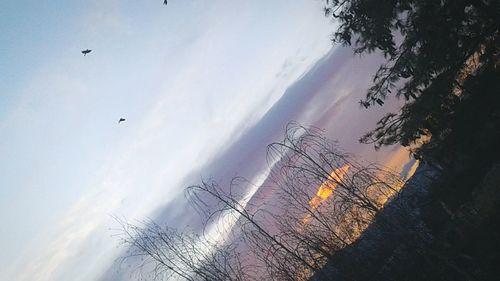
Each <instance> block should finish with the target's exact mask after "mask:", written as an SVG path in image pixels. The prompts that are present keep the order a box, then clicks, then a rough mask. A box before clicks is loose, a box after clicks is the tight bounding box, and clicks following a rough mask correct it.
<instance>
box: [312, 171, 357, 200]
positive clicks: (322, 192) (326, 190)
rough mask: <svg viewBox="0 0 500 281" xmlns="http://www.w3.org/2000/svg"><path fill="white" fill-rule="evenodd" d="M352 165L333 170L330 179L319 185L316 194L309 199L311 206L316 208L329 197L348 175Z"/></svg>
mask: <svg viewBox="0 0 500 281" xmlns="http://www.w3.org/2000/svg"><path fill="white" fill-rule="evenodd" d="M350 167H351V166H349V165H348V164H346V165H344V166H343V167H341V168H338V169H335V170H333V171H332V173H331V174H330V176H329V177H328V179H326V180H325V181H324V182H323V183H322V184H321V185H320V186H319V188H318V192H317V193H316V196H314V197H313V198H312V199H311V200H310V201H309V206H311V208H313V209H316V208H318V206H319V205H321V203H323V202H324V201H325V200H326V199H328V198H329V197H330V196H331V195H332V194H333V190H334V189H335V187H337V184H338V183H339V182H341V181H342V180H343V179H344V177H345V175H347V172H348V171H349V168H350Z"/></svg>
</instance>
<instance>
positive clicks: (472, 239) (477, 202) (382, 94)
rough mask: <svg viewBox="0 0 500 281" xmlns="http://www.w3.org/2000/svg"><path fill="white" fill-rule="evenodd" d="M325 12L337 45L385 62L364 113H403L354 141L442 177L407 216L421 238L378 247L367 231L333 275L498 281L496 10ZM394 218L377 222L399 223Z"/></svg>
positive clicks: (352, 6) (470, 1) (382, 4)
mask: <svg viewBox="0 0 500 281" xmlns="http://www.w3.org/2000/svg"><path fill="white" fill-rule="evenodd" d="M325 12H326V14H327V15H330V16H332V17H333V18H335V19H336V20H338V21H339V22H340V27H339V29H338V30H337V32H336V33H335V34H334V41H335V42H338V43H342V44H346V45H352V46H353V47H354V49H355V52H357V53H364V52H381V53H382V54H383V55H384V56H385V57H386V58H387V62H386V63H385V64H384V65H382V66H380V68H379V70H378V72H377V73H376V74H375V76H374V85H373V86H372V87H371V88H370V89H369V90H368V92H367V94H366V97H365V99H363V100H361V101H360V104H361V105H362V106H363V107H366V108H369V107H370V106H378V105H383V104H384V100H385V98H386V97H388V96H390V95H395V96H396V97H399V98H402V99H404V100H405V101H406V103H405V104H404V106H403V107H402V108H401V110H400V111H399V112H395V113H390V114H388V115H386V116H385V117H384V118H382V119H381V120H380V121H379V122H378V123H377V127H376V128H375V129H374V130H373V131H371V132H368V133H367V134H366V135H364V136H363V137H362V138H361V139H360V141H361V142H364V143H368V144H374V145H375V148H379V147H381V146H385V145H391V144H401V145H403V146H407V147H409V148H410V150H411V152H412V155H413V156H414V157H415V158H417V159H420V160H422V161H423V162H424V163H426V166H425V167H432V170H433V171H434V172H438V171H439V176H438V177H436V178H434V179H433V180H432V181H431V182H427V183H426V184H425V185H426V187H427V188H428V193H427V195H426V196H425V197H422V198H421V199H420V200H418V201H417V202H414V206H413V207H412V210H413V213H409V214H407V215H410V217H413V215H415V214H418V216H417V218H414V219H415V220H414V222H413V224H414V225H417V224H418V225H422V226H424V228H420V230H422V229H425V232H426V235H427V236H425V237H421V239H419V240H412V239H408V241H407V240H406V239H398V238H397V237H394V236H386V235H382V236H380V235H379V234H380V232H382V233H384V231H385V230H384V229H385V226H384V224H383V223H381V222H378V221H377V220H375V223H374V224H373V225H372V226H371V227H370V229H369V231H367V232H366V233H365V235H364V236H363V238H362V239H360V240H358V241H357V243H356V244H355V245H352V246H351V247H349V249H346V250H345V251H343V252H342V253H339V254H338V255H337V256H336V259H335V261H334V262H333V263H332V266H333V267H335V264H336V265H337V268H336V270H341V268H344V271H345V270H349V269H351V271H350V272H351V274H350V277H352V278H356V279H358V280H497V279H498V276H499V275H500V270H499V268H498V266H497V265H498V264H500V257H499V255H498V253H499V252H500V243H499V242H498V241H500V240H499V239H500V210H499V207H498V206H500V196H499V186H500V176H499V175H500V169H499V167H500V146H499V144H500V56H499V55H500V40H499V27H500V2H499V1H497V0H441V1H432V0H410V1H406V0H405V1H403V0H382V1H371V0H359V1H357V0H347V1H341V0H333V1H327V6H326V8H325ZM403 201H405V200H403ZM402 204H404V202H402ZM393 209H394V208H392V207H390V205H389V206H388V208H387V210H386V211H385V212H384V214H381V215H380V216H381V217H389V218H390V217H393V216H395V214H396V213H397V212H394V211H393ZM401 214H402V213H400V215H401ZM418 233H419V232H418V231H414V230H413V229H411V230H408V231H407V233H406V236H407V237H415V235H416V234H418ZM416 242H418V243H416ZM415 243H416V244H415ZM415 249H418V251H415ZM337 277H339V276H337ZM337 279H339V280H342V278H337ZM346 280H347V279H346Z"/></svg>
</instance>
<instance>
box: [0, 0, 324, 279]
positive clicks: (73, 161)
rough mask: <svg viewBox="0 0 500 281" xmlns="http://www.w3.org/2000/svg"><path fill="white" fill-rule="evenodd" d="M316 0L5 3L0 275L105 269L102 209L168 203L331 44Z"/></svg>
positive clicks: (0, 22) (56, 275) (107, 255)
mask: <svg viewBox="0 0 500 281" xmlns="http://www.w3.org/2000/svg"><path fill="white" fill-rule="evenodd" d="M321 5H322V2H321V1H315V0H300V1H299V0H297V1H287V0H275V1H274V0H273V1H264V0H263V1H232V0H218V1H201V0H178V1H175V0H170V1H169V5H168V6H167V7H165V6H163V5H162V1H135V0H130V1H119V0H91V1H83V0H81V1H62V0H61V1H22V0H19V1H2V2H0V34H1V36H2V37H1V38H2V44H0V173H1V175H0V221H1V222H2V223H1V229H0V235H1V239H0V248H1V249H2V251H1V252H0V264H2V269H0V279H1V280H41V281H43V280H68V279H67V278H68V277H70V276H71V278H72V280H95V278H96V277H97V276H100V274H101V273H102V272H103V271H105V270H106V269H107V267H109V265H110V264H111V263H112V262H113V259H114V258H115V257H116V254H117V249H116V244H115V242H116V241H115V240H114V239H113V238H111V237H110V233H109V231H108V228H109V227H110V221H111V220H110V217H109V215H111V214H119V215H123V216H126V217H128V218H131V219H133V218H143V217H145V216H147V215H149V214H150V213H151V212H152V211H153V210H154V209H155V208H157V207H159V206H163V205H164V204H168V202H169V200H171V199H172V198H173V196H174V195H176V194H178V193H179V192H181V191H182V186H180V185H179V183H180V182H181V180H182V179H183V178H184V177H185V176H186V175H187V174H188V173H190V172H191V171H193V170H194V169H196V168H199V167H201V166H202V165H203V164H205V163H207V162H208V161H209V160H210V159H211V158H212V157H213V156H214V155H216V154H218V153H220V151H221V150H223V148H225V147H227V146H228V145H229V144H230V143H232V142H234V140H235V139H237V137H238V136H240V135H241V134H243V132H244V131H245V130H246V129H248V128H250V127H251V126H252V125H253V124H255V123H256V122H258V120H259V119H260V118H261V117H262V116H263V115H264V114H265V113H266V112H267V111H268V110H269V109H270V108H271V107H272V106H273V105H274V103H275V102H276V101H277V100H279V98H280V97H281V96H282V95H283V93H284V92H285V90H286V89H287V88H288V87H289V86H290V85H292V84H293V83H294V82H295V81H297V79H298V78H300V77H301V76H302V75H303V74H304V73H306V72H307V71H308V69H309V68H310V67H312V66H313V65H314V64H315V63H316V62H317V61H318V60H319V59H320V58H321V57H323V56H324V55H325V54H327V52H328V51H329V50H330V49H331V43H330V40H329V38H330V36H329V35H330V33H331V31H332V30H333V25H332V23H331V22H329V20H327V19H325V18H323V17H322V11H321V7H322V6H321ZM86 48H89V49H92V50H93V52H92V53H90V54H89V55H87V56H86V57H83V56H82V54H81V53H80V51H81V50H82V49H86ZM120 117H125V118H127V121H126V122H125V123H122V124H120V125H118V124H117V121H118V118H120ZM75 265H78V269H76V268H75ZM75 270H77V271H78V274H75Z"/></svg>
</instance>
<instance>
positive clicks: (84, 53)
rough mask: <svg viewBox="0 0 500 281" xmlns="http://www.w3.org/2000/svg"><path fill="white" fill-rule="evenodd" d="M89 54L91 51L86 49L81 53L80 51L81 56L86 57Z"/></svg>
mask: <svg viewBox="0 0 500 281" xmlns="http://www.w3.org/2000/svg"><path fill="white" fill-rule="evenodd" d="M90 52H92V50H89V49H87V50H83V51H82V54H83V55H84V56H86V55H87V54H88V53H90Z"/></svg>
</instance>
